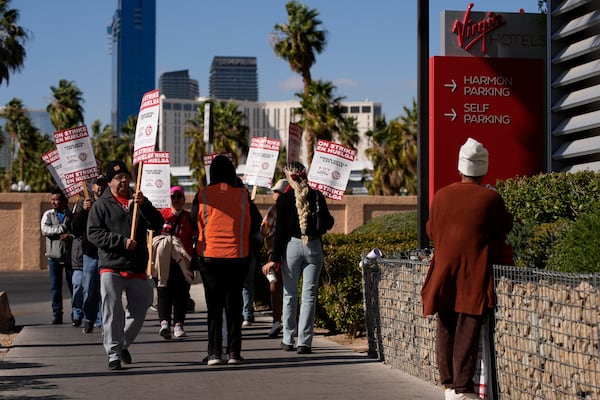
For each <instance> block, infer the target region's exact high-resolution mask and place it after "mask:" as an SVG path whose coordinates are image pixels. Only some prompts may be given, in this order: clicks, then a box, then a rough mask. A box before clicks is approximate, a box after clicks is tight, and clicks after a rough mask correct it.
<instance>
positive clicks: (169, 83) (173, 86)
mask: <svg viewBox="0 0 600 400" xmlns="http://www.w3.org/2000/svg"><path fill="white" fill-rule="evenodd" d="M158 90H159V91H160V94H161V95H164V96H165V97H166V98H169V99H187V100H195V99H196V98H197V97H198V96H200V89H199V86H198V81H197V80H196V79H191V78H190V74H189V71H188V70H187V69H184V70H181V71H172V72H165V73H163V74H162V75H161V76H160V77H159V78H158Z"/></svg>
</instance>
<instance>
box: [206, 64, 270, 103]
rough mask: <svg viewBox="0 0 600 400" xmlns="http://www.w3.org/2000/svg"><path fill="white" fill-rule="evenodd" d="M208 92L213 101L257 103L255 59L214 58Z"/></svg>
mask: <svg viewBox="0 0 600 400" xmlns="http://www.w3.org/2000/svg"><path fill="white" fill-rule="evenodd" d="M208 90H209V97H211V98H213V99H219V100H245V101H258V72H257V65H256V57H214V58H213V61H212V64H211V66H210V76H209V88H208Z"/></svg>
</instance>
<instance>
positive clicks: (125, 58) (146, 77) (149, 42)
mask: <svg viewBox="0 0 600 400" xmlns="http://www.w3.org/2000/svg"><path fill="white" fill-rule="evenodd" d="M108 34H109V35H110V40H111V51H112V75H113V79H112V85H113V88H112V110H111V119H112V121H111V122H112V125H113V127H115V129H116V130H117V132H119V131H120V130H121V127H122V126H123V124H125V122H126V121H127V118H129V116H132V115H133V116H137V115H138V112H139V109H140V102H141V100H142V96H143V95H144V93H146V92H149V91H151V90H154V89H155V88H156V75H155V71H156V0H135V1H133V0H127V1H124V0H118V5H117V10H116V11H115V13H114V15H113V18H112V21H111V24H110V26H109V27H108Z"/></svg>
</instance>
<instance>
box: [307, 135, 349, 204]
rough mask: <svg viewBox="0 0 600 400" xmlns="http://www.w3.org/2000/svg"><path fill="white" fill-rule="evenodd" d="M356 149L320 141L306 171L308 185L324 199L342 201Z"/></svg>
mask: <svg viewBox="0 0 600 400" xmlns="http://www.w3.org/2000/svg"><path fill="white" fill-rule="evenodd" d="M355 158H356V149H353V148H352V147H348V146H344V145H343V144H338V143H334V142H329V141H327V140H323V139H320V140H319V142H318V143H317V149H316V151H315V155H314V157H313V162H312V164H311V166H310V170H309V171H308V183H309V185H310V187H312V188H313V189H317V190H320V191H321V192H322V193H323V195H324V196H325V197H329V198H330V199H334V200H342V198H343V197H344V192H345V191H346V186H347V185H348V178H349V177H350V171H351V170H352V163H353V162H354V159H355Z"/></svg>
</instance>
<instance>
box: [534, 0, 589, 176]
mask: <svg viewBox="0 0 600 400" xmlns="http://www.w3.org/2000/svg"><path fill="white" fill-rule="evenodd" d="M548 6H549V7H548V24H547V27H548V60H549V62H548V63H547V64H546V65H547V68H548V70H547V73H548V97H547V98H548V105H547V108H548V143H549V144H550V145H549V146H548V156H547V157H548V160H549V163H548V170H549V171H557V172H558V171H563V172H574V171H579V170H585V169H588V170H593V171H600V68H598V66H599V65H600V14H599V13H598V10H599V9H600V0H588V1H573V0H566V1H565V0H551V1H548Z"/></svg>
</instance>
